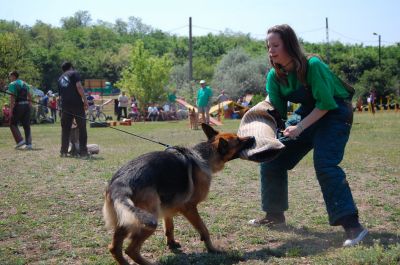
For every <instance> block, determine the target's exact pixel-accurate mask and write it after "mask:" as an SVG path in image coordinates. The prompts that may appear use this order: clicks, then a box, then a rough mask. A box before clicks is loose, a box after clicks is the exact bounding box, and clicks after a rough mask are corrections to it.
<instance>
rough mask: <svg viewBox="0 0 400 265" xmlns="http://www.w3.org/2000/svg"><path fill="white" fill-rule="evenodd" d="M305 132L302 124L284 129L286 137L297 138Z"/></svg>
mask: <svg viewBox="0 0 400 265" xmlns="http://www.w3.org/2000/svg"><path fill="white" fill-rule="evenodd" d="M302 132H303V127H301V125H295V126H289V127H287V128H286V129H285V130H284V131H283V135H284V136H285V137H289V138H291V139H296V138H297V137H299V135H300V134H301V133H302Z"/></svg>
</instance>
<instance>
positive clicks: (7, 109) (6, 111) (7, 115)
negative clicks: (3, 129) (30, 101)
mask: <svg viewBox="0 0 400 265" xmlns="http://www.w3.org/2000/svg"><path fill="white" fill-rule="evenodd" d="M2 112H3V123H4V124H5V125H8V126H9V125H10V116H11V110H10V105H8V104H7V103H5V104H4V106H3V108H2Z"/></svg>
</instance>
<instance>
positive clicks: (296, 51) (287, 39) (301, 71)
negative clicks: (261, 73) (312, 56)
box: [266, 24, 307, 86]
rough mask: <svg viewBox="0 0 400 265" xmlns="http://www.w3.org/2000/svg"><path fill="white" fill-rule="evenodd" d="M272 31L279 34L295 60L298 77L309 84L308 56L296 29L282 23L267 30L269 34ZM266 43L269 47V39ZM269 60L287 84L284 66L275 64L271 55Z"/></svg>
mask: <svg viewBox="0 0 400 265" xmlns="http://www.w3.org/2000/svg"><path fill="white" fill-rule="evenodd" d="M270 33H277V34H279V36H280V38H281V40H282V42H283V45H284V48H285V50H286V52H287V53H288V54H289V56H290V57H291V58H292V60H293V64H294V69H295V70H296V74H297V79H299V80H300V82H301V83H302V84H303V85H305V86H307V81H306V73H307V57H306V55H305V54H304V52H303V50H302V48H301V46H300V43H299V40H298V39H297V36H296V33H295V32H294V30H293V29H292V28H291V27H290V26H289V25H287V24H282V25H276V26H273V27H271V28H269V29H268V31H267V35H268V34H270ZM266 45H267V47H268V39H267V40H266ZM269 61H270V63H271V65H272V67H274V68H275V72H276V75H277V79H278V81H279V82H281V83H283V84H287V82H288V81H287V76H286V72H285V71H284V69H283V66H282V65H280V64H275V63H274V62H273V61H272V59H271V57H270V58H269Z"/></svg>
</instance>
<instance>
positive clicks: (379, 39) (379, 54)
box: [373, 32, 381, 68]
mask: <svg viewBox="0 0 400 265" xmlns="http://www.w3.org/2000/svg"><path fill="white" fill-rule="evenodd" d="M373 34H374V35H378V41H379V50H378V56H379V68H380V67H381V34H378V33H376V32H374V33H373Z"/></svg>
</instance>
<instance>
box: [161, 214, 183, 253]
mask: <svg viewBox="0 0 400 265" xmlns="http://www.w3.org/2000/svg"><path fill="white" fill-rule="evenodd" d="M164 233H165V236H166V237H167V245H168V248H169V249H177V248H180V247H181V245H180V244H179V242H177V241H175V238H174V221H173V219H172V217H169V216H168V217H164Z"/></svg>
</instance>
